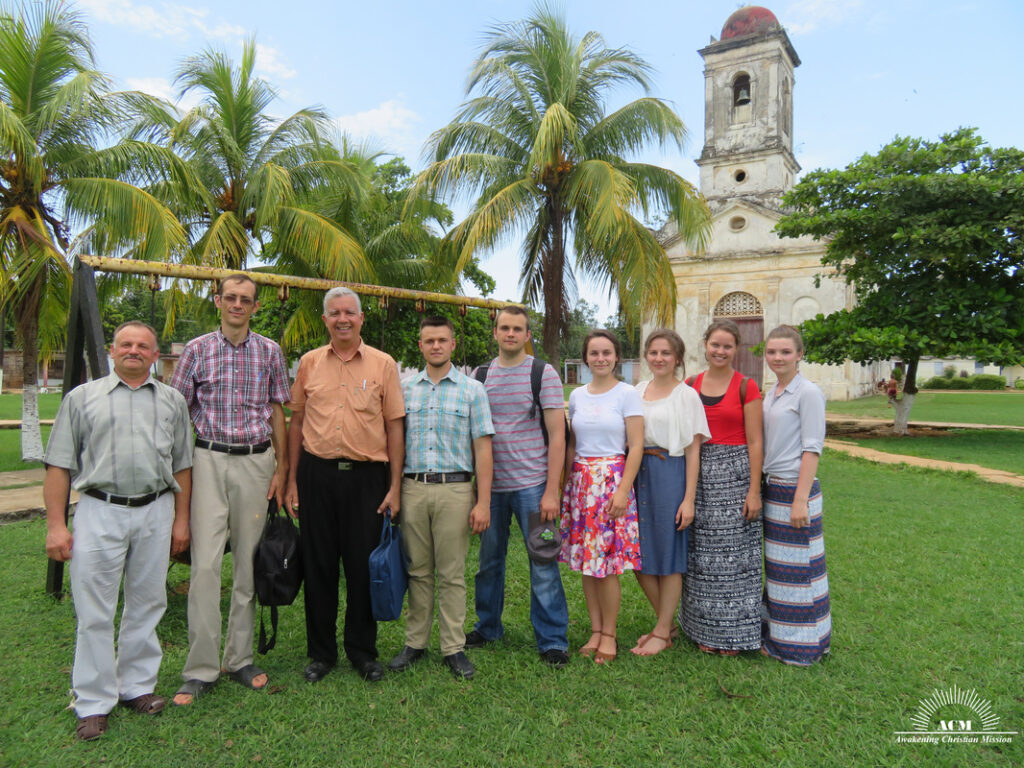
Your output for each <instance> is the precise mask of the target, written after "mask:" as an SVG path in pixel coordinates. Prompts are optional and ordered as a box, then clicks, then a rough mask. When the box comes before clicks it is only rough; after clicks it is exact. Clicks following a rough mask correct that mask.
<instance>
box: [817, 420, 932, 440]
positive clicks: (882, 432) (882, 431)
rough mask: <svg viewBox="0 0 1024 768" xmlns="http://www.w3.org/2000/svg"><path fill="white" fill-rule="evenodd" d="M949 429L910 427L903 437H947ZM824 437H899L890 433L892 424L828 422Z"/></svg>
mask: <svg viewBox="0 0 1024 768" xmlns="http://www.w3.org/2000/svg"><path fill="white" fill-rule="evenodd" d="M950 429H951V428H950V427H910V428H909V430H908V431H907V434H906V435H904V437H948V436H949V433H950ZM825 434H826V437H831V438H836V439H839V440H843V439H846V440H870V439H872V438H879V437H900V435H897V434H896V433H895V432H893V431H892V424H876V425H874V426H867V425H865V424H862V423H855V422H848V423H844V422H829V423H828V425H827V427H826V430H825Z"/></svg>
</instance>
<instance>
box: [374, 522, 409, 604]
mask: <svg viewBox="0 0 1024 768" xmlns="http://www.w3.org/2000/svg"><path fill="white" fill-rule="evenodd" d="M384 514H385V515H386V517H385V519H384V525H383V530H382V531H381V532H380V544H378V545H377V548H376V549H375V550H373V552H371V553H370V604H371V607H372V608H373V618H374V620H376V621H394V620H395V619H397V618H398V617H399V616H401V615H402V601H403V600H404V599H405V590H406V589H407V588H408V586H409V575H408V574H409V570H408V567H407V566H406V562H405V555H404V554H403V553H402V531H401V529H400V528H399V527H398V525H397V523H394V522H392V520H391V510H390V509H389V510H387V511H386V512H385V513H384Z"/></svg>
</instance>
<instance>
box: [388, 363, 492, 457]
mask: <svg viewBox="0 0 1024 768" xmlns="http://www.w3.org/2000/svg"><path fill="white" fill-rule="evenodd" d="M402 394H403V395H404V396H405V467H404V469H403V472H405V473H410V472H415V473H419V472H472V471H473V441H474V440H476V439H477V438H480V437H485V436H487V435H493V434H494V425H493V424H492V423H491V409H490V406H489V405H488V402H487V392H486V391H485V390H484V385H483V384H481V383H480V382H479V381H477V380H476V379H471V378H470V377H469V376H466V375H465V374H463V373H459V372H458V371H457V370H455V366H452V367H451V368H449V369H448V373H446V374H445V375H444V377H443V378H442V379H441V380H440V381H439V382H438V383H437V384H434V382H432V381H431V380H430V378H429V377H428V376H427V372H426V370H422V371H420V372H419V373H417V374H416V375H415V376H412V377H410V378H408V379H406V380H405V381H403V382H402Z"/></svg>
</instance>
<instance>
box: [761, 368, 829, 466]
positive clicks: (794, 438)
mask: <svg viewBox="0 0 1024 768" xmlns="http://www.w3.org/2000/svg"><path fill="white" fill-rule="evenodd" d="M762 407H763V409H764V468H763V471H764V473H765V474H766V475H773V476H774V477H778V478H780V479H782V480H796V479H797V478H798V477H799V476H800V459H801V457H802V456H803V453H804V451H809V452H810V453H817V454H818V455H821V451H822V449H823V448H824V447H825V395H823V394H822V393H821V390H820V389H818V387H817V386H816V385H815V384H812V383H811V382H810V381H808V380H807V379H805V378H804V376H803V374H801V373H797V375H796V376H794V377H793V380H792V381H791V382H789V384H787V385H786V388H785V389H784V390H782V392H781V393H779V394H777V395H776V387H774V386H773V387H769V388H768V389H767V390H765V393H764V405H763V406H762Z"/></svg>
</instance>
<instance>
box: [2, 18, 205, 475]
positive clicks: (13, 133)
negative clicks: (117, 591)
mask: <svg viewBox="0 0 1024 768" xmlns="http://www.w3.org/2000/svg"><path fill="white" fill-rule="evenodd" d="M94 65H95V62H94V58H93V52H92V47H91V43H90V41H89V38H88V34H87V32H86V29H85V27H84V26H83V24H82V22H81V21H80V19H79V17H78V15H77V14H75V13H73V12H72V11H70V10H69V9H68V7H67V5H66V4H65V3H64V2H58V1H53V2H43V3H24V4H19V5H17V6H16V7H15V8H13V9H10V8H3V9H0V306H2V307H3V308H4V309H7V310H10V312H11V314H12V315H13V317H14V319H15V323H16V326H17V336H18V338H19V340H20V342H21V347H22V367H23V378H24V395H23V398H22V433H21V439H22V458H23V459H25V460H37V459H39V458H41V456H42V442H41V439H40V434H39V414H38V407H37V402H38V401H37V395H38V388H37V386H36V382H37V376H38V359H39V354H40V351H42V353H43V354H44V355H49V354H50V353H52V352H53V351H55V350H58V349H60V348H61V347H62V346H63V343H64V333H65V331H66V322H67V320H66V318H67V305H68V298H69V293H70V292H69V288H70V279H69V278H70V269H69V264H68V257H69V256H71V255H72V253H71V249H72V247H73V245H74V244H75V243H77V244H79V245H88V244H90V243H92V244H96V243H102V244H103V246H104V248H105V249H107V250H108V251H113V252H116V253H118V255H126V256H135V257H138V258H164V259H166V258H168V257H169V255H170V254H171V253H172V252H173V251H175V249H178V248H182V247H184V245H185V233H184V231H183V230H182V228H181V226H180V225H179V224H178V222H177V220H176V219H175V218H174V216H173V215H172V214H171V213H170V211H169V210H167V208H166V207H165V206H163V205H161V204H160V202H159V201H158V200H157V199H156V198H155V197H154V196H153V195H152V194H150V193H148V192H146V191H144V190H143V189H141V188H140V187H138V186H134V185H133V184H132V183H130V181H129V180H134V181H137V182H140V183H147V184H149V183H156V182H157V181H158V180H159V179H160V178H166V177H167V174H166V169H167V168H169V167H171V166H169V165H167V163H168V162H169V161H170V158H169V157H168V155H169V153H166V152H165V151H163V150H161V149H160V148H159V147H155V146H152V145H149V144H147V143H145V142H139V141H129V140H122V141H120V142H117V143H114V144H112V141H113V140H114V139H116V136H117V134H118V132H119V130H120V129H121V127H122V126H124V125H125V124H126V122H125V121H126V120H128V119H129V118H130V117H131V116H132V115H133V114H134V113H135V112H136V111H137V110H138V109H139V108H141V107H145V106H147V105H148V102H147V100H146V97H144V96H142V95H141V94H137V93H114V92H111V91H110V90H109V88H108V82H107V79H106V78H105V77H104V76H103V75H102V74H101V73H99V72H98V71H96V69H95V68H94ZM161 168H163V169H164V170H163V171H161V170H160V169H161ZM75 233H77V234H78V236H77V237H76V238H75V239H74V241H73V240H72V235H73V234H75Z"/></svg>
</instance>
